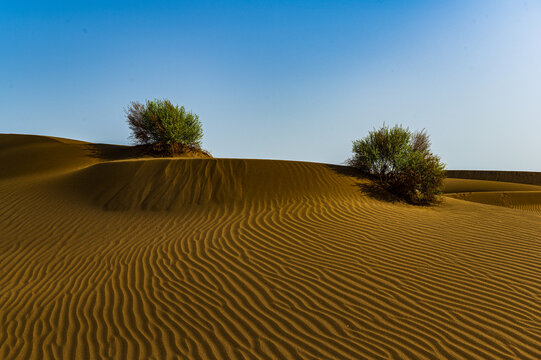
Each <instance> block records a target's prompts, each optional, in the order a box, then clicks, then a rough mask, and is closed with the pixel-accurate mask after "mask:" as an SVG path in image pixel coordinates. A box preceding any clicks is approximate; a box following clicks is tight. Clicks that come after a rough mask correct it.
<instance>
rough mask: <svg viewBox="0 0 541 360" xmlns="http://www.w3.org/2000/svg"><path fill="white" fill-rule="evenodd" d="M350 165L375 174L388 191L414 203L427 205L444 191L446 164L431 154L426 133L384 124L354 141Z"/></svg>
mask: <svg viewBox="0 0 541 360" xmlns="http://www.w3.org/2000/svg"><path fill="white" fill-rule="evenodd" d="M353 154H354V156H353V158H351V159H350V160H349V164H350V165H351V166H354V167H357V168H359V169H361V170H363V171H364V172H366V173H368V174H372V175H375V176H376V177H377V179H378V180H379V182H380V183H381V185H382V186H383V187H385V188H386V189H387V190H389V191H390V192H392V193H394V194H395V195H398V196H399V197H401V198H403V199H405V200H406V201H408V202H410V203H414V204H429V203H431V202H434V201H435V200H436V195H438V194H440V193H441V192H442V189H443V180H444V179H445V165H444V164H443V163H442V162H441V160H440V158H439V157H438V156H436V155H434V154H432V153H431V152H430V141H429V138H428V135H427V134H426V132H425V131H420V132H416V133H412V132H411V131H410V130H409V129H408V128H405V129H404V128H402V127H401V126H398V125H396V126H394V127H392V128H390V127H388V126H386V125H385V124H384V125H383V126H382V127H381V128H380V129H379V130H373V131H370V132H369V134H368V136H367V137H365V138H363V139H361V140H355V141H354V142H353Z"/></svg>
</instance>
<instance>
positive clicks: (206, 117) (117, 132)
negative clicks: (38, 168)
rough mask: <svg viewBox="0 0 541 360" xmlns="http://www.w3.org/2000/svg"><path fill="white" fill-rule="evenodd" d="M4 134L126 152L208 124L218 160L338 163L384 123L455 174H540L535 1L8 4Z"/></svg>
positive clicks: (539, 20)
mask: <svg viewBox="0 0 541 360" xmlns="http://www.w3.org/2000/svg"><path fill="white" fill-rule="evenodd" d="M0 46H1V51H0V106H1V112H0V132H2V133H30V134H45V135H53V136H59V137H68V138H75V139H80V140H86V141H92V142H105V143H116V144H127V143H128V139H127V137H128V135H129V129H128V127H127V125H126V123H125V117H124V113H123V108H124V107H126V106H127V105H128V104H129V103H130V101H144V100H145V99H153V98H168V99H171V100H172V101H173V102H174V103H177V104H180V105H184V106H185V107H186V108H188V109H191V110H193V111H194V112H195V113H197V114H199V116H200V119H201V121H202V122H203V126H204V130H205V137H204V139H203V145H204V147H205V148H207V149H208V150H210V151H211V152H212V154H213V155H214V156H215V157H242V158H272V159H289V160H304V161H316V162H327V163H336V164H338V163H341V162H343V161H344V160H345V159H346V158H347V157H349V156H350V154H351V141H352V140H354V139H356V138H361V137H363V136H365V135H366V134H367V132H368V131H369V130H370V129H372V128H374V127H377V126H379V125H381V124H383V123H384V122H386V123H387V124H390V125H393V124H396V123H398V124H402V125H404V126H409V127H410V128H412V129H422V128H426V129H427V131H428V133H429V134H430V135H431V139H432V143H433V145H432V149H433V151H434V152H435V153H437V154H439V155H440V156H441V157H442V159H443V161H444V162H445V163H446V164H447V166H448V168H450V169H499V170H533V171H541V1H539V0H529V1H518V0H502V1H497V0H486V1H480V0H479V1H476V0H463V1H462V0H456V1H433V0H431V1H429V0H426V1H421V0H415V1H413V0H412V1H386V0H380V1H337V0H335V1H276V0H275V1H190V2H183V1H134V0H131V1H80V2H77V1H53V0H49V1H7V0H0Z"/></svg>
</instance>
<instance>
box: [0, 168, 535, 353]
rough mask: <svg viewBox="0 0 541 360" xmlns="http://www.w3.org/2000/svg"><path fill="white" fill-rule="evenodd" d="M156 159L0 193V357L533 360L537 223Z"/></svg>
mask: <svg viewBox="0 0 541 360" xmlns="http://www.w3.org/2000/svg"><path fill="white" fill-rule="evenodd" d="M167 161H169V162H171V161H173V162H174V161H175V160H159V161H157V162H155V163H152V164H148V163H144V164H143V163H139V164H137V162H132V163H130V162H126V163H122V164H120V166H119V167H120V168H119V169H117V170H118V171H119V172H121V173H125V174H139V177H138V176H132V177H131V178H129V180H130V181H131V182H126V183H124V185H125V186H124V187H122V186H120V183H116V182H117V181H118V179H115V178H114V176H112V175H111V174H109V173H108V171H112V170H111V169H110V168H107V166H115V165H117V164H118V163H112V165H111V164H109V165H104V166H103V167H95V166H94V167H90V168H86V169H84V170H77V173H71V174H68V175H62V176H57V177H50V178H47V179H40V181H32V180H31V179H27V180H25V181H21V180H18V181H16V182H15V181H14V182H6V181H4V182H1V183H0V197H1V198H2V199H3V200H2V202H1V203H0V234H1V235H0V358H1V359H539V358H541V347H540V345H539V344H541V275H540V274H541V215H540V214H537V213H534V212H521V211H516V210H513V209H507V208H503V207H494V206H486V205H482V204H476V203H470V202H464V201H461V200H457V199H452V198H449V199H446V200H445V201H444V204H442V205H441V206H439V207H436V208H418V207H413V206H408V205H401V204H391V203H386V202H381V201H378V200H375V199H372V198H370V197H367V196H365V195H363V194H362V192H360V190H359V186H357V185H358V182H359V181H361V180H358V179H356V178H355V177H351V176H347V175H345V174H342V173H340V172H339V171H338V172H337V171H336V170H337V169H333V168H331V167H328V166H326V165H323V164H311V163H295V162H272V161H256V160H253V161H241V160H223V161H222V160H201V161H200V162H199V163H198V162H192V163H188V162H187V161H191V160H181V161H185V162H184V163H175V164H170V163H169V164H168V163H167ZM204 161H209V162H208V163H206V164H203V163H204ZM211 162H214V163H211ZM134 164H135V165H134ZM122 166H124V168H122ZM126 166H127V168H126ZM96 169H98V170H96ZM338 170H339V169H338ZM80 171H86V172H89V173H90V172H97V173H101V174H102V179H104V180H103V181H104V182H106V183H107V184H106V185H108V186H109V187H108V186H104V187H101V188H100V186H101V185H100V184H97V183H96V181H97V180H96V181H94V185H92V182H86V183H85V180H81V179H84V178H85V177H84V176H82V175H81V172H80ZM171 173H173V174H171ZM205 173H206V179H211V180H209V181H210V183H198V182H196V181H195V180H194V178H195V177H199V178H200V177H201V176H202V175H201V174H205ZM148 174H154V176H155V180H151V181H149V182H147V183H146V184H144V183H138V182H137V181H138V180H137V179H139V178H143V179H148V177H146V176H147V175H148ZM159 174H162V176H164V177H165V178H164V180H163V181H165V182H166V183H167V184H168V185H167V187H160V185H159V184H160V182H159V181H158V180H159ZM190 174H194V175H193V176H192V177H190V176H191V175H190ZM181 175H182V176H181ZM91 176H95V174H94V175H91ZM235 177H237V178H238V177H240V178H241V179H237V180H238V181H239V182H238V183H234V182H233V181H232V179H234V178H235ZM107 179H109V180H107ZM156 179H158V180H156ZM98 180H99V179H98ZM228 181H230V182H231V183H228ZM175 184H176V188H177V189H179V190H178V192H176V193H174V194H173V193H169V192H168V191H170V190H167V189H168V188H169V186H173V185H175ZM102 185H103V184H102ZM85 186H86V187H87V190H88V191H87V193H86V194H84V192H82V189H84V187H85ZM111 188H114V191H111V192H110V193H107V191H108V189H111ZM122 189H123V190H122ZM205 189H206V190H205ZM145 191H146V192H145ZM152 193H155V194H156V195H159V197H160V199H161V200H159V201H158V200H157V199H156V198H152ZM189 193H192V194H194V193H196V194H199V195H197V196H188V195H187V194H189ZM130 196H132V198H130ZM130 199H131V200H130ZM153 201H154V202H153Z"/></svg>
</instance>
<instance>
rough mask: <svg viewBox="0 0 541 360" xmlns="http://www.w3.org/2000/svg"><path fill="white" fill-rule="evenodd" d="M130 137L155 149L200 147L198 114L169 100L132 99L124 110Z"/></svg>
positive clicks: (201, 132) (200, 132)
mask: <svg viewBox="0 0 541 360" xmlns="http://www.w3.org/2000/svg"><path fill="white" fill-rule="evenodd" d="M126 117H127V121H128V125H129V127H130V129H131V130H132V136H131V137H132V139H133V140H134V142H135V143H137V144H149V145H153V146H154V148H155V149H180V148H183V147H191V148H200V146H201V139H202V138H203V128H202V126H201V122H200V121H199V116H198V115H197V114H193V113H192V112H187V111H186V110H185V109H184V106H181V107H179V106H178V105H177V106H175V105H173V104H172V103H171V102H170V101H169V100H158V99H155V100H153V101H150V100H147V101H146V103H145V104H141V103H139V102H132V103H131V104H130V106H129V107H128V108H127V109H126Z"/></svg>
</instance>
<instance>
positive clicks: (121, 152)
mask: <svg viewBox="0 0 541 360" xmlns="http://www.w3.org/2000/svg"><path fill="white" fill-rule="evenodd" d="M86 150H87V151H88V152H89V153H90V155H91V156H92V157H94V158H96V159H100V160H103V161H114V160H128V159H135V158H141V157H145V156H148V154H149V150H148V147H146V146H143V145H137V146H127V145H110V144H87V145H86Z"/></svg>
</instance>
